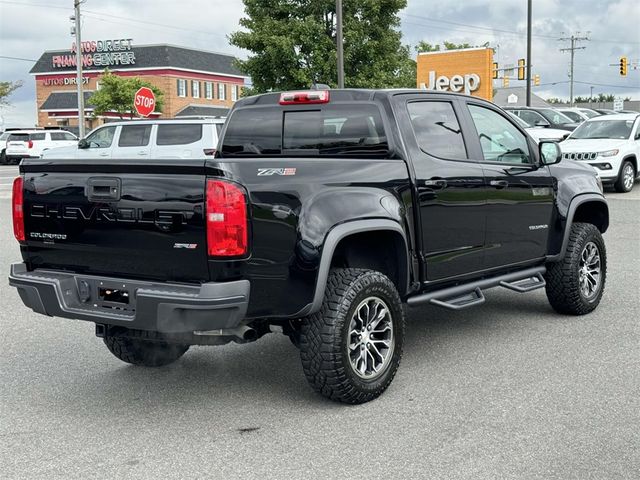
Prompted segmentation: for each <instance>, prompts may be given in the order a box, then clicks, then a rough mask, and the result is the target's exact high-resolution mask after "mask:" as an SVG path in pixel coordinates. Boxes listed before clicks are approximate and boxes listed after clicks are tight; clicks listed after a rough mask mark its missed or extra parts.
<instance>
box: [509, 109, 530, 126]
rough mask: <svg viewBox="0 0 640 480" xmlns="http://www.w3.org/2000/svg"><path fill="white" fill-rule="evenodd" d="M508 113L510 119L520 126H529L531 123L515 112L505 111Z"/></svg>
mask: <svg viewBox="0 0 640 480" xmlns="http://www.w3.org/2000/svg"><path fill="white" fill-rule="evenodd" d="M507 113H508V114H509V117H511V119H512V120H513V121H514V122H516V123H517V124H518V125H520V126H521V127H522V128H530V127H531V125H529V124H528V123H527V122H525V121H524V120H523V119H521V118H520V117H519V116H517V115H516V114H515V113H513V112H507Z"/></svg>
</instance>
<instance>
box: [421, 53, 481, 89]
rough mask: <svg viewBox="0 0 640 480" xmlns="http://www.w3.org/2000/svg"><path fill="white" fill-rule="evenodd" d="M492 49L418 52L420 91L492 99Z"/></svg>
mask: <svg viewBox="0 0 640 480" xmlns="http://www.w3.org/2000/svg"><path fill="white" fill-rule="evenodd" d="M492 65H493V50H492V49H491V48H484V47H482V48H465V49H461V50H445V51H437V52H426V53H419V54H418V59H417V79H416V80H417V86H418V88H422V89H427V90H436V91H449V92H458V93H464V94H466V95H473V96H477V97H482V98H485V99H487V100H491V99H492V98H493V81H492V75H491V68H492Z"/></svg>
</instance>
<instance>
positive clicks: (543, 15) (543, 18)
mask: <svg viewBox="0 0 640 480" xmlns="http://www.w3.org/2000/svg"><path fill="white" fill-rule="evenodd" d="M344 1H345V2H348V1H349V0H344ZM82 10H83V12H84V17H83V18H84V20H83V39H85V40H91V39H93V40H98V39H107V38H132V39H133V44H134V45H136V44H137V45H144V44H157V43H169V44H174V45H180V46H189V47H193V48H199V49H203V50H209V51H215V52H222V53H229V54H233V55H236V56H239V57H245V56H246V55H247V54H248V52H246V51H243V50H240V49H237V48H235V47H233V46H231V45H229V43H228V40H227V35H228V34H229V33H231V32H233V31H235V30H238V29H239V24H238V21H239V19H240V18H241V17H242V16H243V14H244V7H243V3H242V1H241V0H180V1H176V0H86V1H85V2H84V4H83V5H82ZM526 10H527V2H526V0H464V1H459V0H456V1H453V0H440V1H438V2H435V1H426V0H408V5H407V8H406V9H404V10H403V11H402V12H401V13H400V19H401V21H402V24H401V31H402V34H403V42H404V43H405V44H407V45H411V46H412V47H413V46H415V45H416V44H417V43H418V42H419V41H420V40H424V41H427V42H429V43H442V42H443V41H445V40H446V41H450V42H455V43H469V44H472V45H481V44H484V43H485V42H490V46H492V47H494V48H496V58H495V60H496V61H498V62H499V63H501V64H506V63H512V64H515V63H516V62H517V59H518V58H522V57H524V56H525V54H526V15H527V11H526ZM72 13H73V0H0V80H2V81H6V80H11V81H15V80H22V81H23V82H24V86H23V87H22V88H20V89H19V90H17V91H16V92H15V93H14V95H13V96H12V97H11V99H10V100H11V102H12V104H13V105H12V106H11V107H8V108H4V109H2V110H0V116H2V117H3V118H4V122H5V127H8V126H30V125H34V124H35V119H36V104H35V81H34V79H33V77H32V76H31V75H29V73H28V72H29V70H30V68H31V67H32V65H33V62H31V61H22V60H15V59H7V58H2V57H18V58H22V59H27V60H35V59H37V58H38V57H40V55H41V54H42V52H43V51H45V50H56V49H65V48H69V47H70V44H71V42H72V40H73V39H72V37H71V35H70V26H71V22H70V21H69V16H70V15H71V14H72ZM639 25H640V1H639V0H533V43H532V72H533V73H534V74H535V73H537V74H539V75H540V79H541V86H540V87H537V88H534V90H533V92H534V93H535V94H537V95H540V96H542V97H543V98H547V97H551V96H552V97H561V98H568V96H569V83H568V71H569V54H568V53H563V52H560V48H563V47H567V46H568V42H567V41H559V40H558V39H559V38H562V37H567V36H571V34H578V35H579V36H587V37H589V38H590V40H589V41H584V42H581V43H580V44H579V46H584V47H586V48H585V49H584V50H577V51H576V56H575V80H576V82H580V83H576V84H575V87H574V88H575V95H581V96H588V95H589V93H590V86H593V87H594V90H593V92H594V95H595V94H597V93H614V94H616V95H619V96H622V97H631V98H633V99H634V100H640V67H638V69H636V70H634V69H632V68H630V69H629V74H628V75H627V77H621V76H620V75H619V74H618V66H617V63H618V59H619V58H620V56H621V55H626V56H627V57H628V58H629V61H633V62H636V63H637V62H638V61H639V60H640V28H639ZM578 32H579V33H578ZM613 64H615V65H613ZM347 80H348V79H347ZM518 85H524V83H522V84H520V83H519V82H516V81H514V80H513V79H512V81H511V86H518ZM496 86H497V85H496Z"/></svg>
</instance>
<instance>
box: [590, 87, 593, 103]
mask: <svg viewBox="0 0 640 480" xmlns="http://www.w3.org/2000/svg"><path fill="white" fill-rule="evenodd" d="M589 108H593V86H591V87H589Z"/></svg>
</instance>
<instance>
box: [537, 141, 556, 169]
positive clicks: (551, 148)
mask: <svg viewBox="0 0 640 480" xmlns="http://www.w3.org/2000/svg"><path fill="white" fill-rule="evenodd" d="M538 148H539V151H540V161H541V162H542V164H543V165H555V164H556V163H559V162H560V160H562V151H561V150H560V145H558V144H557V143H556V142H540V144H539V145H538Z"/></svg>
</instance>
